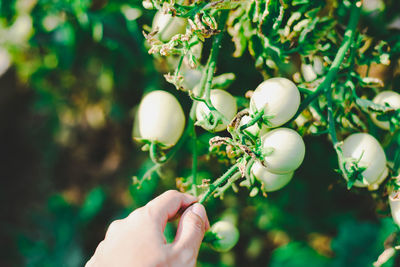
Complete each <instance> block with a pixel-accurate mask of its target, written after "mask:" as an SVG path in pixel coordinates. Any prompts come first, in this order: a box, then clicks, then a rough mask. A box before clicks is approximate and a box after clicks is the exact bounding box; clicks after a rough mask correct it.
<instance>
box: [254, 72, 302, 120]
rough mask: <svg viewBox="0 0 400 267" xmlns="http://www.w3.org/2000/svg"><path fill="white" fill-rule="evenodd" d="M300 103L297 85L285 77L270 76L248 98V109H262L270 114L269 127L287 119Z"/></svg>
mask: <svg viewBox="0 0 400 267" xmlns="http://www.w3.org/2000/svg"><path fill="white" fill-rule="evenodd" d="M299 105H300V92H299V90H298V89H297V86H296V85H295V84H294V83H293V82H292V81H290V80H288V79H286V78H271V79H268V80H266V81H264V82H262V83H261V84H260V85H259V86H258V87H257V88H256V90H255V91H254V93H253V95H252V97H251V99H250V111H251V112H252V113H255V112H257V111H261V110H264V115H265V116H270V117H271V118H270V119H269V123H270V124H271V125H270V128H275V127H278V126H281V125H282V124H284V123H286V122H287V121H289V120H290V119H291V118H292V117H293V116H294V114H295V113H296V111H297V109H298V108H299Z"/></svg>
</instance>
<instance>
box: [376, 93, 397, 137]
mask: <svg viewBox="0 0 400 267" xmlns="http://www.w3.org/2000/svg"><path fill="white" fill-rule="evenodd" d="M372 101H373V102H374V103H376V104H379V105H382V106H385V105H386V104H388V105H389V106H390V107H392V108H394V109H399V108H400V94H398V93H396V92H393V91H383V92H380V93H379V94H377V95H376V96H375V98H374V99H373V100H372ZM371 119H372V121H373V122H374V123H375V124H376V125H377V126H378V127H380V128H382V129H384V130H389V129H390V126H389V125H390V124H389V122H388V121H380V120H378V119H377V118H376V114H371Z"/></svg>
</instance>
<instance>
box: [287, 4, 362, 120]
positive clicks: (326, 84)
mask: <svg viewBox="0 0 400 267" xmlns="http://www.w3.org/2000/svg"><path fill="white" fill-rule="evenodd" d="M360 10H361V2H359V1H357V2H355V3H354V4H353V6H352V7H351V11H350V19H349V23H348V25H347V28H346V31H345V33H344V38H343V42H342V44H341V45H340V47H339V50H338V52H337V54H336V56H335V59H334V60H333V62H332V65H331V67H330V68H329V71H328V73H327V75H326V77H325V79H324V81H323V82H322V83H321V84H320V85H319V86H318V87H317V89H316V90H315V91H314V93H312V94H310V95H309V96H308V97H307V98H306V99H304V101H303V102H301V105H300V107H299V109H298V110H297V112H296V114H295V115H294V117H293V118H292V119H291V120H290V121H289V122H292V121H294V120H295V119H296V118H297V116H299V115H300V113H301V112H303V110H305V109H306V108H307V107H308V105H309V104H310V103H311V102H313V101H314V100H315V99H316V98H317V97H318V96H320V95H321V94H322V93H324V92H326V91H327V90H329V89H330V87H331V84H332V82H333V81H334V79H335V78H336V75H337V74H338V72H339V68H340V66H341V65H342V62H343V60H344V58H345V56H346V53H347V51H348V50H349V48H350V45H351V44H352V42H353V40H354V36H355V32H356V28H357V24H358V19H359V18H360Z"/></svg>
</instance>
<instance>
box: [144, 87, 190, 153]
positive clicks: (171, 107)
mask: <svg viewBox="0 0 400 267" xmlns="http://www.w3.org/2000/svg"><path fill="white" fill-rule="evenodd" d="M138 120H139V133H140V138H142V139H146V140H149V141H157V142H159V143H161V144H163V145H164V146H165V147H166V148H168V147H171V146H173V145H175V144H176V142H177V141H178V140H179V138H180V137H181V135H182V132H183V129H184V127H185V114H184V113H183V110H182V107H181V105H180V104H179V102H178V100H177V99H176V98H175V96H173V95H172V94H170V93H168V92H166V91H162V90H157V91H153V92H150V93H148V94H147V95H145V97H144V98H143V99H142V101H141V102H140V105H139V110H138Z"/></svg>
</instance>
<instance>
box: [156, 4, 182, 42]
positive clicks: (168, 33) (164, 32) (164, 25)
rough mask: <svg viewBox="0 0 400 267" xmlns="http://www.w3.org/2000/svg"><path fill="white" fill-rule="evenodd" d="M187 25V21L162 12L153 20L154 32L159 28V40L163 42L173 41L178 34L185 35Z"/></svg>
mask: <svg viewBox="0 0 400 267" xmlns="http://www.w3.org/2000/svg"><path fill="white" fill-rule="evenodd" d="M186 25H187V20H186V19H183V18H179V17H172V16H171V15H170V14H164V13H162V12H161V11H158V12H157V13H156V14H155V15H154V19H153V30H155V29H156V28H158V35H159V38H160V40H161V41H163V42H166V41H169V40H171V38H172V37H173V36H174V35H176V34H179V33H180V34H184V33H185V32H186Z"/></svg>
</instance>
